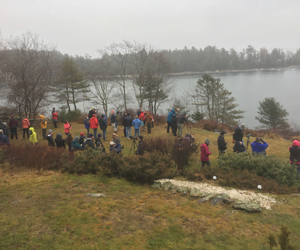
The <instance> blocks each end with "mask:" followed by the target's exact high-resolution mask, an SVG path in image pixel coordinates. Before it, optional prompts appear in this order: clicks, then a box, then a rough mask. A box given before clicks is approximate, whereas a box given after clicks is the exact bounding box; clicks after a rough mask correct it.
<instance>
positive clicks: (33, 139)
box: [29, 127, 37, 145]
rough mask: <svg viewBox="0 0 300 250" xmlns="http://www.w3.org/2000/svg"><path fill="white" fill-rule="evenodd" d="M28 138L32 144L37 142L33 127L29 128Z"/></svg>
mask: <svg viewBox="0 0 300 250" xmlns="http://www.w3.org/2000/svg"><path fill="white" fill-rule="evenodd" d="M29 140H30V142H31V143H32V144H33V145H35V144H36V143H37V137H36V132H35V131H34V128H33V127H30V128H29Z"/></svg>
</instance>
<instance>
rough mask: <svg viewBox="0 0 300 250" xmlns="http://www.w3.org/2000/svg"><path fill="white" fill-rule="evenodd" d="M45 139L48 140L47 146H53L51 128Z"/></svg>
mask: <svg viewBox="0 0 300 250" xmlns="http://www.w3.org/2000/svg"><path fill="white" fill-rule="evenodd" d="M47 141H48V146H50V147H55V142H54V140H53V131H52V130H51V129H49V132H48V135H47Z"/></svg>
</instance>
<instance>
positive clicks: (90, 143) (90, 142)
mask: <svg viewBox="0 0 300 250" xmlns="http://www.w3.org/2000/svg"><path fill="white" fill-rule="evenodd" d="M93 139H94V135H93V134H89V135H88V138H87V139H86V140H85V143H84V148H87V147H90V148H92V149H95V145H94V141H93Z"/></svg>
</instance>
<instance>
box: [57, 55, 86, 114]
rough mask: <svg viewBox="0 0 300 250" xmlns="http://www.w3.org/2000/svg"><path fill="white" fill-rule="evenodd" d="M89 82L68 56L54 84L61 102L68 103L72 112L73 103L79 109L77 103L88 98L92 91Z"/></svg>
mask: <svg viewBox="0 0 300 250" xmlns="http://www.w3.org/2000/svg"><path fill="white" fill-rule="evenodd" d="M89 86H90V85H89V84H88V83H87V82H86V81H85V75H84V74H83V73H81V72H80V71H79V69H78V65H77V64H76V63H75V62H74V60H73V59H71V58H69V57H66V58H65V59H64V61H63V63H62V65H61V68H60V73H59V75H58V79H57V81H56V82H55V85H54V86H53V89H52V90H53V91H55V93H58V94H57V96H56V97H57V99H58V101H59V102H62V103H66V105H67V107H68V111H69V112H71V105H72V104H73V105H74V109H75V110H77V107H76V103H78V102H80V101H81V100H82V99H83V98H87V95H86V94H87V93H88V92H90V90H89Z"/></svg>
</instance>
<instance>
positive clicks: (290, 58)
mask: <svg viewBox="0 0 300 250" xmlns="http://www.w3.org/2000/svg"><path fill="white" fill-rule="evenodd" d="M164 55H165V57H166V59H167V60H169V61H170V64H171V69H172V73H180V72H185V71H190V72H204V71H216V70H246V69H256V68H264V69H268V68H278V67H287V66H293V65H300V49H298V50H297V52H296V53H292V52H290V51H287V52H284V51H283V50H282V49H279V48H274V49H273V50H272V51H268V50H267V49H266V48H261V49H259V50H256V49H254V48H253V47H252V46H251V45H249V46H248V47H247V48H246V49H243V50H242V51H241V52H237V51H236V50H235V49H233V48H232V49H230V50H229V51H228V50H225V49H224V48H221V49H218V48H217V47H215V46H207V47H205V48H204V49H197V48H195V47H192V48H190V49H189V48H187V47H184V49H176V50H164Z"/></svg>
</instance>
